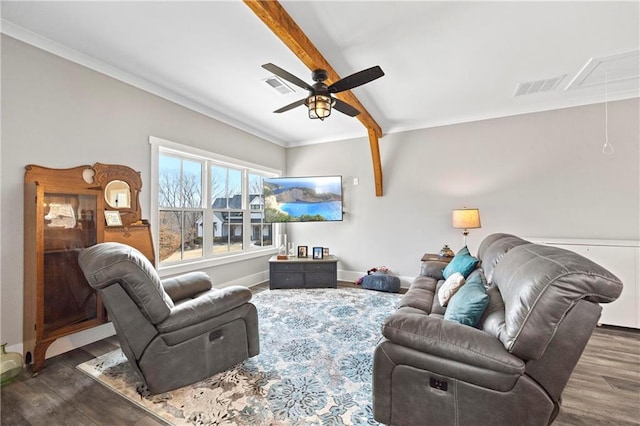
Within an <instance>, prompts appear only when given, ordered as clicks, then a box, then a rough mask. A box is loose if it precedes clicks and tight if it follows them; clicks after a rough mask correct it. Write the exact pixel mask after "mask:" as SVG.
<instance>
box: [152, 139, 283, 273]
mask: <svg viewBox="0 0 640 426" xmlns="http://www.w3.org/2000/svg"><path fill="white" fill-rule="evenodd" d="M149 144H150V145H151V147H152V150H151V151H152V152H151V185H150V187H151V191H150V192H151V200H150V205H151V209H150V212H151V214H150V221H151V224H152V226H151V230H152V235H153V241H154V249H155V251H156V253H159V241H160V240H159V236H160V235H159V234H160V230H159V216H160V211H161V206H160V205H159V199H158V198H159V197H158V193H159V192H158V189H159V185H160V183H159V171H160V170H159V168H160V155H161V154H167V155H172V156H176V157H178V158H182V159H183V160H184V159H186V160H195V161H201V162H203V165H202V170H203V172H202V204H203V205H202V210H203V211H204V219H203V220H204V223H205V224H206V223H211V227H212V228H213V214H214V209H213V205H212V201H213V200H211V196H212V194H211V193H210V192H211V191H210V187H209V185H210V182H209V181H210V168H211V166H212V165H217V166H221V167H227V168H230V169H235V170H241V171H242V185H243V187H242V193H243V200H242V204H243V207H242V211H243V249H242V251H229V252H227V253H224V254H215V255H214V253H213V239H207V238H203V247H202V250H203V253H202V257H198V258H194V259H182V260H179V261H175V262H171V263H169V264H163V265H160V258H159V256H156V257H157V260H156V262H157V265H156V266H157V268H158V271H159V272H160V275H171V274H177V273H183V272H188V271H192V270H194V269H197V268H208V267H213V266H218V265H224V264H228V263H233V262H239V261H244V260H248V259H253V258H256V257H262V256H268V255H272V254H274V253H277V248H276V246H275V240H272V241H273V245H272V246H270V247H266V248H256V247H254V248H251V247H250V238H251V232H252V225H251V214H252V212H255V210H251V204H250V202H251V197H250V196H251V194H249V190H250V188H249V174H258V175H264V176H265V177H266V176H280V175H281V174H282V172H281V170H278V169H273V168H270V167H266V166H262V165H259V164H254V163H250V162H247V161H243V160H238V159H235V158H231V157H227V156H223V155H220V154H215V153H213V152H209V151H205V150H202V149H199V148H194V147H190V146H187V145H182V144H179V143H176V142H171V141H168V140H164V139H161V138H158V137H155V136H150V137H149ZM245 198H246V199H245ZM166 209H167V210H171V208H166ZM180 209H181V210H185V209H187V208H185V207H181V208H180ZM190 209H191V208H188V210H190ZM195 210H200V209H198V208H196V209H195ZM272 226H273V230H272V238H273V239H275V236H276V235H278V234H279V233H280V227H281V226H282V225H281V224H272ZM205 232H206V231H205V230H203V235H206V234H205Z"/></svg>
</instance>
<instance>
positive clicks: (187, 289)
mask: <svg viewBox="0 0 640 426" xmlns="http://www.w3.org/2000/svg"><path fill="white" fill-rule="evenodd" d="M162 287H163V288H164V291H166V292H167V294H168V295H169V297H170V298H171V300H173V302H174V303H176V302H178V301H180V300H182V299H187V298H189V297H193V296H195V295H196V294H199V293H203V292H205V291H207V290H210V289H211V287H212V285H211V278H209V275H207V274H205V273H204V272H189V273H187V274H183V275H179V276H177V277H173V278H167V279H164V280H162Z"/></svg>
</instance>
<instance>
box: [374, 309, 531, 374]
mask: <svg viewBox="0 0 640 426" xmlns="http://www.w3.org/2000/svg"><path fill="white" fill-rule="evenodd" d="M382 334H383V335H384V337H386V338H387V339H388V340H390V341H391V342H393V343H396V344H398V345H401V346H405V347H409V348H412V349H415V350H417V351H420V352H423V353H427V354H430V355H434V356H437V357H441V358H445V359H448V360H450V361H457V362H460V363H463V364H466V365H471V366H475V367H478V368H483V369H488V370H492V371H497V372H501V373H506V374H512V375H519V374H522V373H523V372H524V362H523V361H522V360H521V359H520V358H517V357H516V356H514V355H511V354H510V353H509V352H507V350H506V349H505V348H504V346H503V345H502V343H501V342H500V341H499V340H497V339H496V338H495V337H493V336H490V335H488V334H486V333H485V332H483V331H481V330H478V329H476V328H473V327H469V326H466V325H462V324H459V323H457V322H454V321H448V320H444V319H441V318H434V317H432V316H429V315H420V314H415V313H407V312H396V313H394V314H393V315H391V316H389V317H388V318H387V319H386V321H385V323H384V326H383V327H382Z"/></svg>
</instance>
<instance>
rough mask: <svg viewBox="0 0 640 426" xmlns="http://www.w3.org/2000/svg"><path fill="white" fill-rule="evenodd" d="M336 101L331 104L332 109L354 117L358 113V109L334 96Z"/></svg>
mask: <svg viewBox="0 0 640 426" xmlns="http://www.w3.org/2000/svg"><path fill="white" fill-rule="evenodd" d="M335 101H336V103H335V104H334V105H333V108H334V109H337V110H338V111H340V112H341V113H343V114H347V115H348V116H350V117H355V116H356V115H358V114H360V111H358V110H357V109H355V108H354V107H352V106H351V105H349V104H348V103H346V102H344V101H341V100H340V99H337V98H335Z"/></svg>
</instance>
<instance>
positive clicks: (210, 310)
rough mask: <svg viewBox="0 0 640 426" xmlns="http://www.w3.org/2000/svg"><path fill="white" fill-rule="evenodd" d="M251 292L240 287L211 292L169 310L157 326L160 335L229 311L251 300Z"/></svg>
mask: <svg viewBox="0 0 640 426" xmlns="http://www.w3.org/2000/svg"><path fill="white" fill-rule="evenodd" d="M251 296H252V293H251V290H249V289H248V288H246V287H242V286H232V287H226V288H223V289H221V290H212V291H209V292H207V293H204V294H202V295H200V296H198V297H196V298H195V299H191V300H187V301H185V302H184V303H181V304H179V305H176V306H175V307H174V308H173V309H171V313H170V314H169V317H168V318H167V319H166V320H164V321H162V322H161V323H159V324H157V325H156V327H157V328H158V331H160V332H161V333H167V332H171V331H176V330H180V329H182V328H184V327H187V326H189V325H193V324H198V323H200V322H203V321H206V320H208V319H210V318H214V317H216V316H218V315H221V314H223V313H225V312H228V311H231V310H232V309H234V308H237V307H238V306H241V305H243V304H245V303H247V302H248V301H249V300H251Z"/></svg>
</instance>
